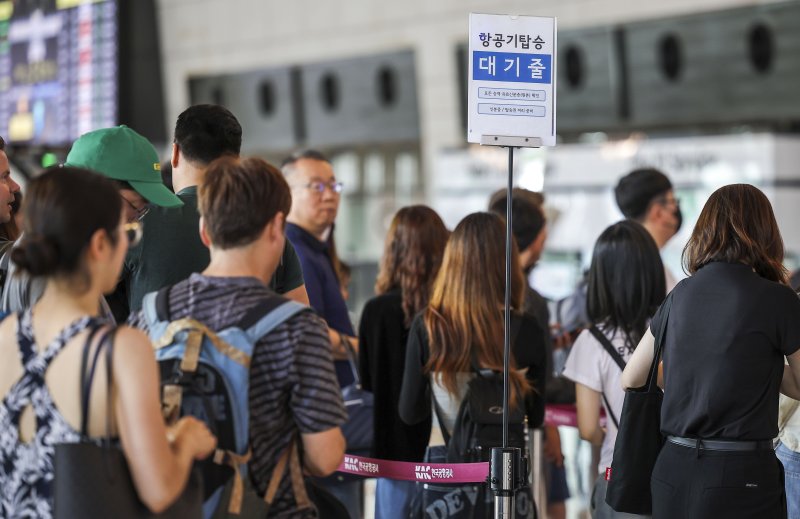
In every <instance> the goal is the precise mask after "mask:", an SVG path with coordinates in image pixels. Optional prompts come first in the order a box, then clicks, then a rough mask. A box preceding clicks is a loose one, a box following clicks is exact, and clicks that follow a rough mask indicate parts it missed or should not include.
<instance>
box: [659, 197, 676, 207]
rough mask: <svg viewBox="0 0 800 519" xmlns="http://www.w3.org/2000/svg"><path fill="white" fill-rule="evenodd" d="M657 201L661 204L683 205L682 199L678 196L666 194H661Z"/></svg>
mask: <svg viewBox="0 0 800 519" xmlns="http://www.w3.org/2000/svg"><path fill="white" fill-rule="evenodd" d="M656 202H658V203H659V204H661V205H669V204H675V207H680V206H681V199H680V198H678V197H672V198H667V197H666V196H660V197H658V198H657V199H656Z"/></svg>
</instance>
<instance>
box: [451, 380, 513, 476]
mask: <svg viewBox="0 0 800 519" xmlns="http://www.w3.org/2000/svg"><path fill="white" fill-rule="evenodd" d="M524 403H525V400H524V399H523V398H518V399H517V402H516V405H515V406H514V407H513V408H510V411H509V416H508V445H509V447H519V448H520V449H522V450H523V452H524V451H525V446H526V436H527V434H526V433H527V424H526V421H525V405H524ZM445 440H446V441H447V461H448V462H449V463H472V462H480V461H489V459H490V457H491V454H492V448H493V447H502V446H503V374H502V373H501V372H496V371H492V370H488V369H480V370H475V377H474V378H473V379H472V380H470V381H469V383H468V384H467V392H466V394H465V395H464V400H463V401H462V402H461V406H460V407H459V409H458V415H457V416H456V423H455V425H454V426H453V433H452V434H451V435H450V438H449V440H448V438H447V437H446V436H445Z"/></svg>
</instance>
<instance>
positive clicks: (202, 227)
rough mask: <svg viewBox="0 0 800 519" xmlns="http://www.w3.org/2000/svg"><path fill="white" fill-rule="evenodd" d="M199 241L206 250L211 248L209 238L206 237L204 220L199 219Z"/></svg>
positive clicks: (206, 230) (206, 231)
mask: <svg viewBox="0 0 800 519" xmlns="http://www.w3.org/2000/svg"><path fill="white" fill-rule="evenodd" d="M200 241H201V242H203V245H205V246H206V247H207V248H209V249H210V248H211V238H209V236H208V229H207V228H206V220H205V218H203V217H202V216H201V217H200Z"/></svg>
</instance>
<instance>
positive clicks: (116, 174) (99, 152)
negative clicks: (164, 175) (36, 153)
mask: <svg viewBox="0 0 800 519" xmlns="http://www.w3.org/2000/svg"><path fill="white" fill-rule="evenodd" d="M65 165H66V166H77V167H81V168H86V169H91V170H93V171H96V172H98V173H102V174H103V175H105V176H107V177H109V178H113V179H115V180H123V181H125V182H127V183H128V184H130V185H131V187H133V189H135V190H136V192H137V193H139V194H140V195H142V196H143V197H144V198H145V199H147V201H148V202H150V203H151V204H155V205H160V206H162V207H180V206H182V205H183V202H182V201H181V199H180V198H178V197H177V196H175V194H174V193H172V191H170V190H169V189H167V186H165V185H164V183H163V182H162V180H161V163H160V162H159V160H158V153H157V152H156V149H155V148H154V147H153V145H152V144H150V141H148V140H147V139H145V138H144V137H142V136H141V135H139V134H138V133H136V132H135V131H133V130H132V129H130V128H128V127H127V126H124V125H123V126H115V127H113V128H103V129H101V130H95V131H93V132H89V133H84V134H83V135H81V136H80V137H79V138H78V140H77V141H75V143H74V144H73V145H72V149H71V150H70V152H69V155H67V161H66V163H65Z"/></svg>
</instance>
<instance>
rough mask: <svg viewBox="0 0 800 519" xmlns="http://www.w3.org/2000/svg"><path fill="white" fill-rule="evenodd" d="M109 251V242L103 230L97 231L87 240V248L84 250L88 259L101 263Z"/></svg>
mask: <svg viewBox="0 0 800 519" xmlns="http://www.w3.org/2000/svg"><path fill="white" fill-rule="evenodd" d="M109 250H111V241H110V239H109V237H108V233H106V231H105V230H104V229H97V230H96V231H95V232H94V234H92V237H91V238H90V239H89V246H88V247H87V248H86V254H87V256H88V259H90V260H95V261H101V260H102V259H103V258H104V256H105V255H106V254H108V251H109Z"/></svg>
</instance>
